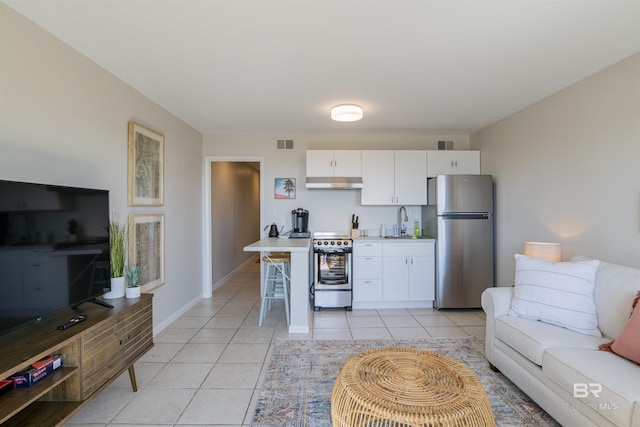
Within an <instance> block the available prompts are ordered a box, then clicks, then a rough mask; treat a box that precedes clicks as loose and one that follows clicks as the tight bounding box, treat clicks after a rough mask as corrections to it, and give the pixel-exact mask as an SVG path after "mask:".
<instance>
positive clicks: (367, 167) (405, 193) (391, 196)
mask: <svg viewBox="0 0 640 427" xmlns="http://www.w3.org/2000/svg"><path fill="white" fill-rule="evenodd" d="M362 181H363V183H364V188H363V189H362V191H361V193H360V196H361V197H360V203H361V204H363V205H426V204H427V152H426V151H421V150H405V151H391V150H365V151H363V152H362Z"/></svg>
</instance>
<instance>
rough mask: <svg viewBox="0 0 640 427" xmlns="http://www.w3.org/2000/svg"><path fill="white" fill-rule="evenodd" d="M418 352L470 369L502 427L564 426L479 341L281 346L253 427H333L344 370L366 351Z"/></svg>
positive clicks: (270, 368) (280, 342)
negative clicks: (492, 361) (336, 387)
mask: <svg viewBox="0 0 640 427" xmlns="http://www.w3.org/2000/svg"><path fill="white" fill-rule="evenodd" d="M381 347H416V348H420V349H424V350H430V351H437V352H439V353H442V354H444V355H446V356H449V357H451V358H453V359H456V360H459V361H461V362H463V363H465V364H466V365H467V366H469V368H471V370H472V371H473V372H474V373H475V374H476V375H477V376H478V378H479V379H480V381H481V382H482V385H483V386H484V387H485V389H486V390H487V394H488V396H489V400H490V401H491V406H492V408H493V413H494V417H495V420H496V425H497V426H502V427H507V426H509V427H511V426H513V427H515V426H532V427H533V426H536V427H539V426H559V424H558V423H557V422H555V421H554V420H553V418H551V417H550V416H549V415H548V414H547V413H546V412H544V411H543V410H542V409H541V408H540V407H539V406H538V405H536V404H535V403H534V402H533V401H532V400H531V399H529V397H527V395H525V394H524V393H523V392H522V391H520V389H518V388H517V387H516V386H515V385H513V383H511V381H509V380H508V379H507V378H505V377H504V375H502V374H500V373H496V372H493V371H491V369H489V366H488V363H487V359H485V357H484V344H483V343H482V342H481V341H479V340H478V339H476V338H473V337H471V338H464V339H459V338H432V339H421V340H355V341H295V340H292V341H286V340H278V341H277V342H276V345H275V349H274V352H273V356H272V359H271V361H270V363H269V366H268V371H267V373H266V377H265V380H264V384H263V386H262V389H261V392H260V397H259V400H258V404H257V406H256V411H255V414H254V417H253V421H252V422H251V426H253V427H285V426H286V427H328V426H331V392H332V391H333V384H334V381H335V379H336V376H337V375H338V372H339V371H340V369H341V368H342V366H343V365H344V364H345V363H346V362H347V360H349V359H350V358H351V357H353V356H355V355H356V354H359V353H361V352H363V351H366V350H369V349H373V348H381Z"/></svg>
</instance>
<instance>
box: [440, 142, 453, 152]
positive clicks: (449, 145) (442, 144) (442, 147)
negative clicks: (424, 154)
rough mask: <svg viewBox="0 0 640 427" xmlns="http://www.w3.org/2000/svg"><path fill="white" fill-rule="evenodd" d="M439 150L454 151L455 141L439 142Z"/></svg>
mask: <svg viewBox="0 0 640 427" xmlns="http://www.w3.org/2000/svg"><path fill="white" fill-rule="evenodd" d="M438 150H453V141H438Z"/></svg>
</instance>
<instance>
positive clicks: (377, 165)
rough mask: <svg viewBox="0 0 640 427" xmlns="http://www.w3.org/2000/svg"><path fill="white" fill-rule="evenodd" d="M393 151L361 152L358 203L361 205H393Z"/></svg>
mask: <svg viewBox="0 0 640 427" xmlns="http://www.w3.org/2000/svg"><path fill="white" fill-rule="evenodd" d="M393 159H394V156H393V151H390V150H367V151H363V152H362V183H363V184H364V187H363V188H362V190H361V191H360V203H361V204H363V205H393V204H394V203H393V200H395V189H394V183H395V178H394V165H393Z"/></svg>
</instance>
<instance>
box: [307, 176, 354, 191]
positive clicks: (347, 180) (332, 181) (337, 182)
mask: <svg viewBox="0 0 640 427" xmlns="http://www.w3.org/2000/svg"><path fill="white" fill-rule="evenodd" d="M362 187H364V184H363V183H362V178H360V177H353V176H342V177H341V176H322V177H317V176H313V177H312V176H308V177H307V188H309V189H325V190H355V189H359V188H362Z"/></svg>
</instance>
